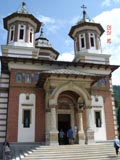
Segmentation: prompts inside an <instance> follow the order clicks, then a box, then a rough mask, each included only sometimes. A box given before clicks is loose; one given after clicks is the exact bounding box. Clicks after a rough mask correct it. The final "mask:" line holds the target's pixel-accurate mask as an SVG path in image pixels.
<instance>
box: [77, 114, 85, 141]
mask: <svg viewBox="0 0 120 160" xmlns="http://www.w3.org/2000/svg"><path fill="white" fill-rule="evenodd" d="M78 143H79V144H84V143H85V135H84V130H83V118H82V111H80V112H79V113H78Z"/></svg>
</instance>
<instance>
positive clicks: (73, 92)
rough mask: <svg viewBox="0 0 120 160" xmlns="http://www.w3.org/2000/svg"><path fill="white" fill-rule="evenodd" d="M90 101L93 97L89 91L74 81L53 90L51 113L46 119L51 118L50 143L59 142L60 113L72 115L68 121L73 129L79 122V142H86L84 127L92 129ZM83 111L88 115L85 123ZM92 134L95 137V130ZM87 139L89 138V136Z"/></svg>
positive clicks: (50, 100) (50, 105)
mask: <svg viewBox="0 0 120 160" xmlns="http://www.w3.org/2000/svg"><path fill="white" fill-rule="evenodd" d="M61 97H62V98H61ZM66 97H67V99H66ZM68 97H69V98H68ZM61 99H62V102H61ZM68 99H69V101H68ZM65 101H66V102H65ZM90 101H91V98H90V94H89V93H88V91H87V90H86V89H85V88H83V87H79V86H77V85H76V84H74V83H73V82H69V83H65V84H62V85H60V86H59V87H56V88H55V89H54V90H53V92H52V94H51V95H50V97H49V101H48V102H49V108H50V115H49V116H48V115H47V116H46V121H49V118H50V120H51V121H50V128H49V131H50V132H49V144H51V145H53V144H58V130H59V126H58V125H60V122H59V121H60V120H59V117H60V115H61V116H63V114H64V115H66V116H67V115H70V118H69V119H70V120H69V121H70V122H68V123H70V125H71V126H72V128H73V129H74V128H75V127H76V124H77V129H78V141H77V143H83V141H84V142H85V134H84V128H87V131H88V129H90V121H89V120H88V118H90V117H89V113H88V112H89V109H90V108H89V107H90ZM63 104H64V105H63ZM81 104H84V109H85V110H84V111H83V108H82V106H81ZM66 105H67V106H66ZM61 106H63V108H62V109H61ZM69 108H70V109H69ZM61 112H63V113H61ZM67 112H70V113H69V114H67ZM83 112H84V115H87V116H85V117H86V121H87V122H86V124H85V125H83ZM71 115H72V116H71ZM71 117H73V118H71ZM58 123H59V124H58ZM61 123H62V122H61ZM66 123H67V122H66ZM90 134H91V135H90V137H91V139H94V138H93V131H92V132H91V133H90ZM86 135H88V134H86ZM86 137H87V136H86ZM86 139H88V137H87V138H86Z"/></svg>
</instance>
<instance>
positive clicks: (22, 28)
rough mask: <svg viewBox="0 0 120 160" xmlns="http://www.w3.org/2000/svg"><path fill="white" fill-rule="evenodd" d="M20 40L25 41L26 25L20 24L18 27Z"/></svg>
mask: <svg viewBox="0 0 120 160" xmlns="http://www.w3.org/2000/svg"><path fill="white" fill-rule="evenodd" d="M18 40H19V41H25V25H22V24H20V25H19V27H18Z"/></svg>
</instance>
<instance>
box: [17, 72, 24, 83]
mask: <svg viewBox="0 0 120 160" xmlns="http://www.w3.org/2000/svg"><path fill="white" fill-rule="evenodd" d="M15 79H16V82H22V80H23V75H22V73H16V75H15Z"/></svg>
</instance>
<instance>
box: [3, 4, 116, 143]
mask: <svg viewBox="0 0 120 160" xmlns="http://www.w3.org/2000/svg"><path fill="white" fill-rule="evenodd" d="M3 22H4V23H3V24H4V28H5V29H6V30H7V33H8V34H7V43H6V45H2V46H1V49H2V56H1V57H0V59H1V77H0V142H4V141H5V140H7V141H8V142H16V143H20V142H41V143H42V144H48V145H58V144H59V131H60V129H62V130H63V131H64V132H65V133H66V132H67V130H68V128H69V127H72V129H73V130H74V133H75V135H74V136H75V138H76V142H75V143H77V144H84V143H93V142H97V141H107V140H113V139H114V138H115V137H117V136H118V135H117V134H118V133H117V124H116V116H115V104H114V98H113V90H112V82H111V74H112V72H113V71H114V70H116V69H117V68H118V67H119V66H116V65H110V63H109V58H110V55H108V54H102V53H101V45H100V36H101V35H102V34H103V33H104V29H103V27H102V26H101V25H100V24H98V23H95V22H92V21H90V20H88V19H87V17H86V11H85V9H84V7H83V18H82V19H81V20H80V21H79V22H78V23H77V24H75V25H74V26H72V27H71V29H70V32H69V36H70V37H71V38H72V39H73V43H74V52H75V56H74V59H73V61H72V62H63V61H57V58H58V56H59V52H58V51H57V50H55V49H54V48H53V47H52V45H51V44H50V42H49V40H48V39H47V38H45V37H44V34H43V30H42V27H41V26H42V22H40V21H39V20H38V19H37V18H36V17H34V16H33V15H32V14H30V13H28V12H27V9H26V4H25V3H24V2H23V3H22V7H21V9H20V10H18V11H17V12H15V13H12V14H11V15H9V16H7V17H5V18H4V19H3ZM40 29H41V32H40V37H38V38H35V34H36V33H38V32H39V30H40Z"/></svg>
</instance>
